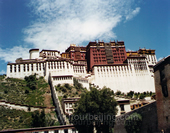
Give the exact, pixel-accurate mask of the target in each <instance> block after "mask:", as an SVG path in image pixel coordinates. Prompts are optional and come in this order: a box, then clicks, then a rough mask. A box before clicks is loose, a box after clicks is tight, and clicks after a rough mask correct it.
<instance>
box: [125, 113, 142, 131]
mask: <svg viewBox="0 0 170 133" xmlns="http://www.w3.org/2000/svg"><path fill="white" fill-rule="evenodd" d="M141 128H142V116H141V115H140V114H138V113H133V114H131V115H130V116H129V117H128V118H127V119H126V121H125V129H126V131H127V133H140V132H141Z"/></svg>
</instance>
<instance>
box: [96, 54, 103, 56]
mask: <svg viewBox="0 0 170 133" xmlns="http://www.w3.org/2000/svg"><path fill="white" fill-rule="evenodd" d="M93 56H106V54H93Z"/></svg>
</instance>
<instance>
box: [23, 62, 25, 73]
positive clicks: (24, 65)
mask: <svg viewBox="0 0 170 133" xmlns="http://www.w3.org/2000/svg"><path fill="white" fill-rule="evenodd" d="M23 70H24V72H25V64H24V67H23Z"/></svg>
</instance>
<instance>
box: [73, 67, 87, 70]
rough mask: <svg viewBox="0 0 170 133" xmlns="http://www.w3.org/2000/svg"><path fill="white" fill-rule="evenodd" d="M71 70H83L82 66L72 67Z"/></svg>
mask: <svg viewBox="0 0 170 133" xmlns="http://www.w3.org/2000/svg"><path fill="white" fill-rule="evenodd" d="M73 69H82V70H84V67H83V66H73Z"/></svg>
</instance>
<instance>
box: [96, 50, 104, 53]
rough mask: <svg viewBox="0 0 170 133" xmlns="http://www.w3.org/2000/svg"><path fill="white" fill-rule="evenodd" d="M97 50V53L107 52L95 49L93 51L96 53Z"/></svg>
mask: <svg viewBox="0 0 170 133" xmlns="http://www.w3.org/2000/svg"><path fill="white" fill-rule="evenodd" d="M95 52H96V53H97V52H98V53H99V52H101V53H105V50H93V53H95Z"/></svg>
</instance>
